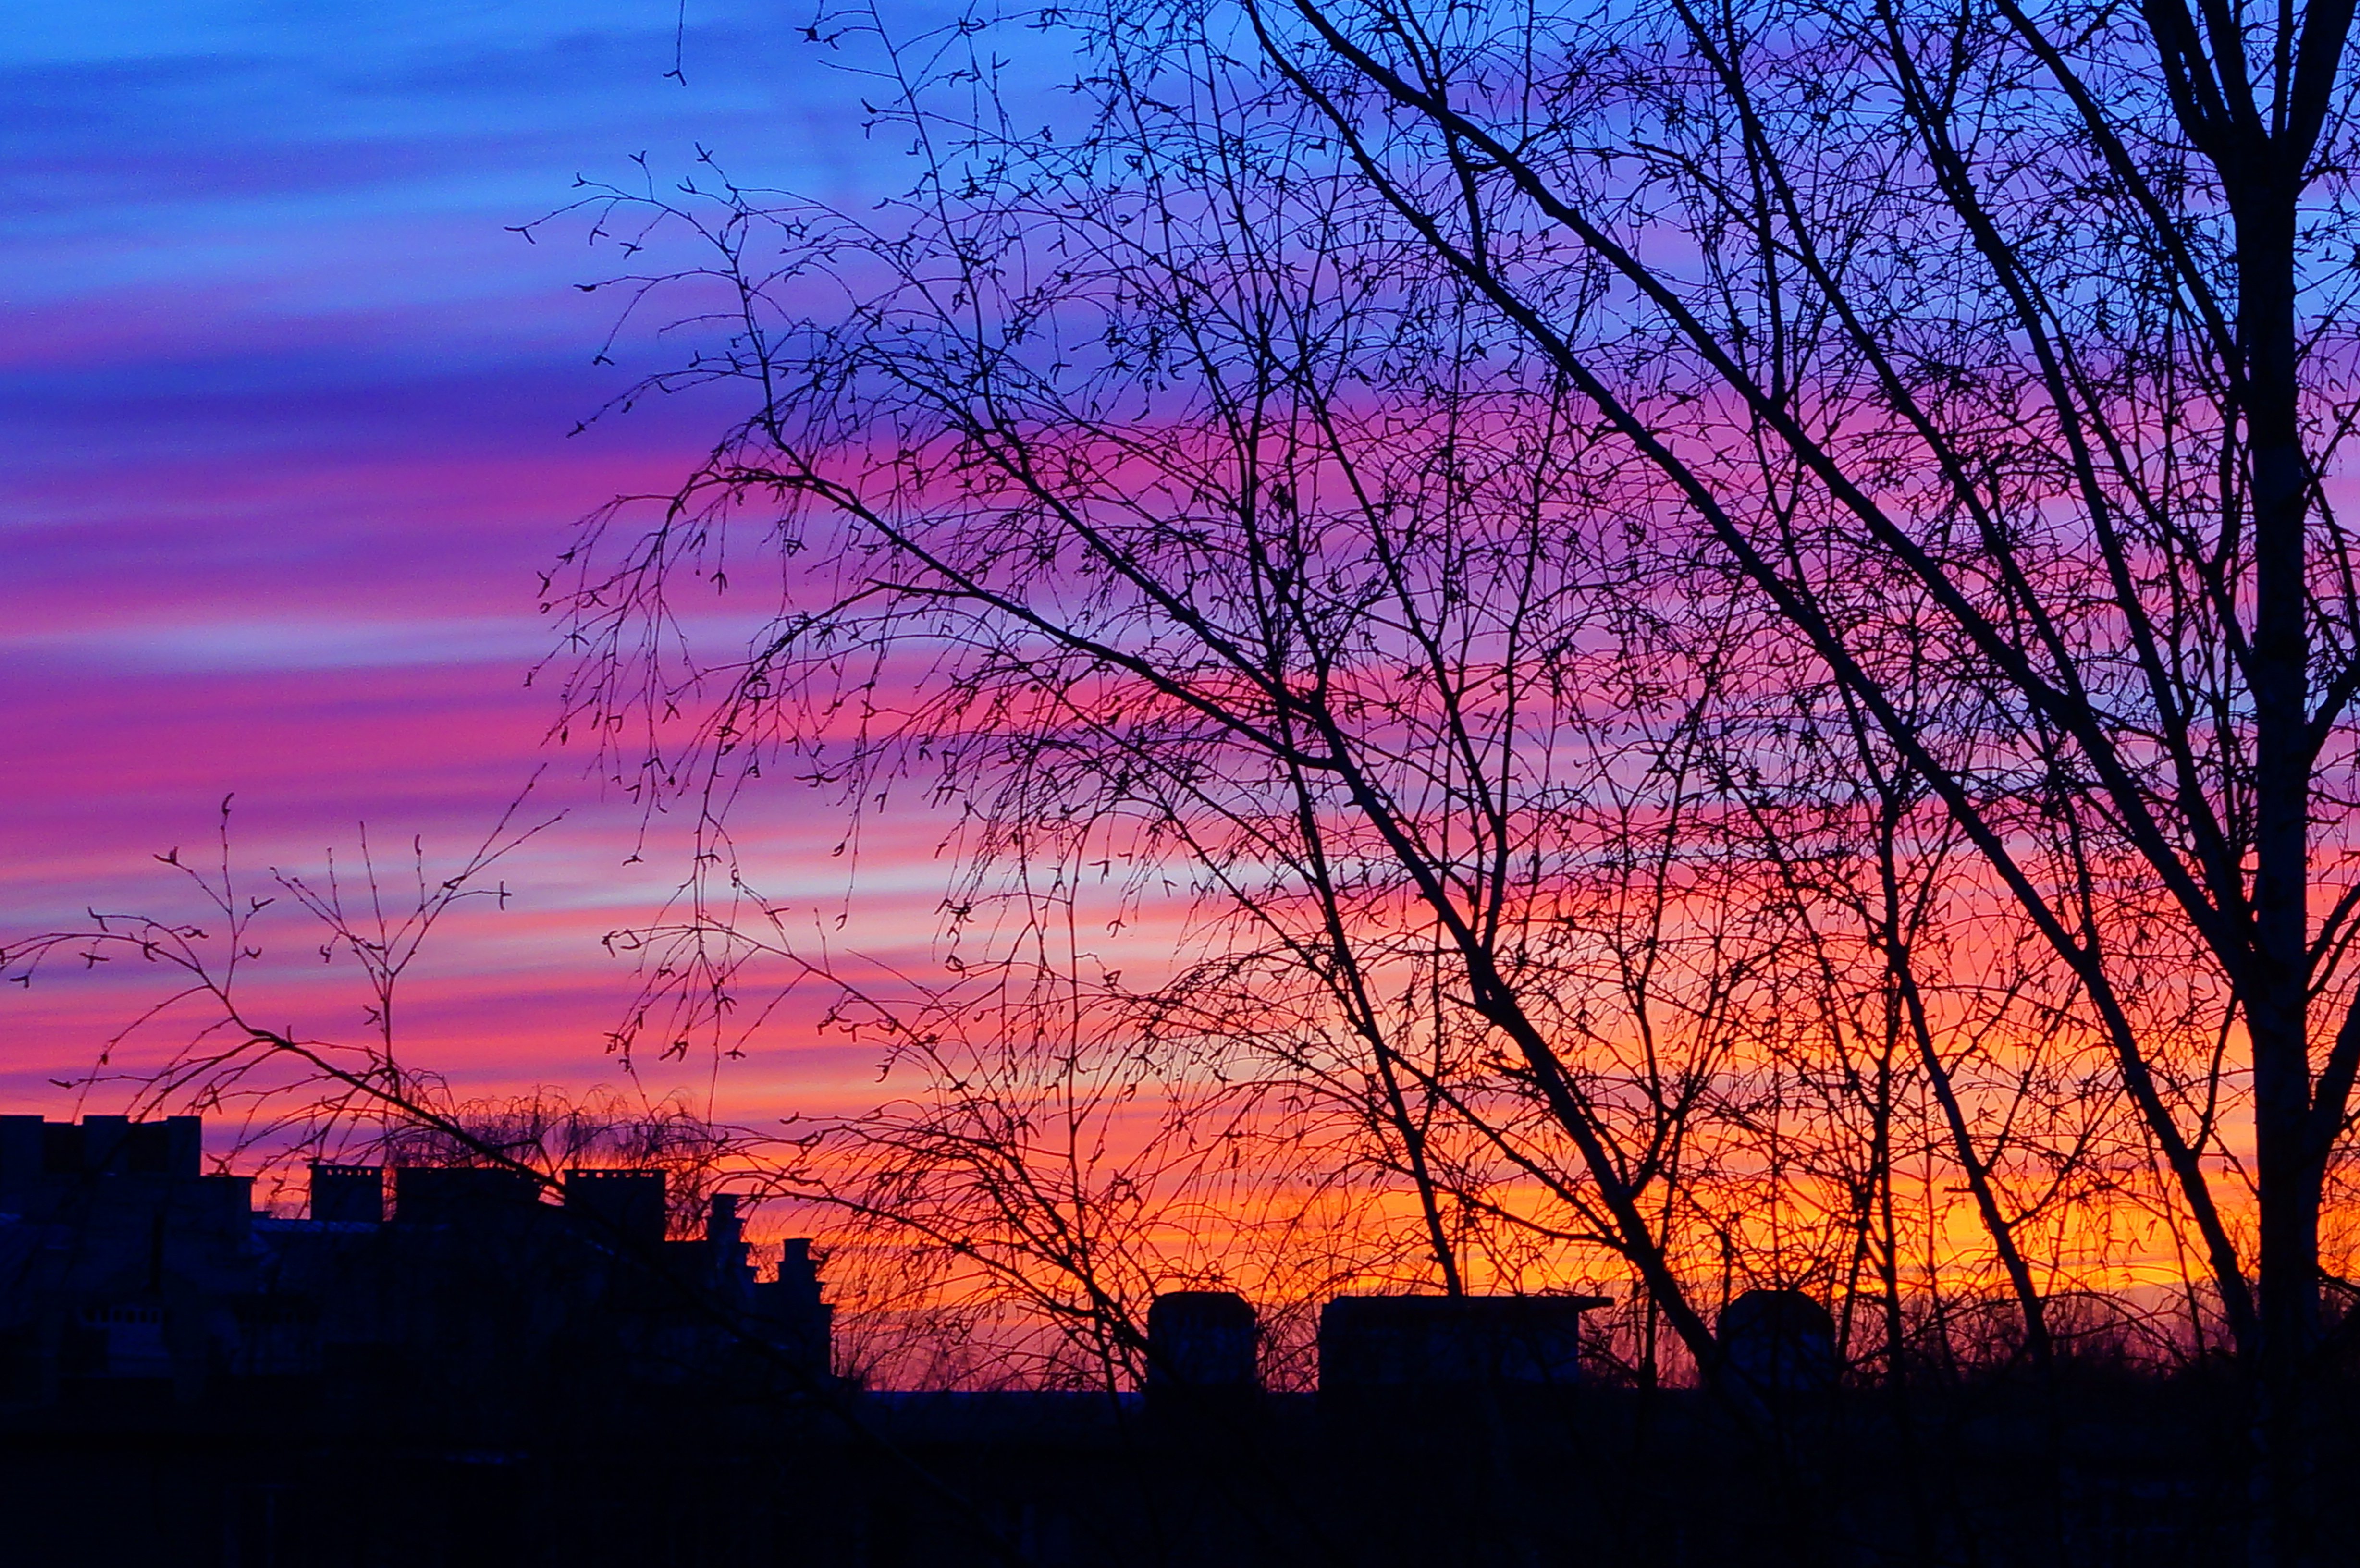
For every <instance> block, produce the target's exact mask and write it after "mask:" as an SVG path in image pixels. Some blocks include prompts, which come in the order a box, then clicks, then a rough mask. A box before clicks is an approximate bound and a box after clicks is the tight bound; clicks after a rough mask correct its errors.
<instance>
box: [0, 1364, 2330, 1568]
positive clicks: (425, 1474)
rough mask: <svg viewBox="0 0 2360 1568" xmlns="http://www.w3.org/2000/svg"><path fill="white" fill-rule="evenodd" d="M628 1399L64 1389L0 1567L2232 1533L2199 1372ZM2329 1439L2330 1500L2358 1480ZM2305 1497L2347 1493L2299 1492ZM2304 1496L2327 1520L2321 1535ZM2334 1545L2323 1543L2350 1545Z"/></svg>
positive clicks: (2109, 1550) (1955, 1551)
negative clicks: (1754, 1414)
mask: <svg viewBox="0 0 2360 1568" xmlns="http://www.w3.org/2000/svg"><path fill="white" fill-rule="evenodd" d="M844 1409H845V1410H849V1411H850V1412H852V1413H853V1414H854V1415H855V1416H857V1418H858V1421H859V1423H860V1428H861V1430H859V1431H855V1430H853V1429H852V1428H850V1427H849V1426H847V1423H846V1421H844V1420H843V1419H842V1416H841V1414H839V1413H834V1412H830V1411H828V1410H822V1409H819V1408H816V1407H814V1406H813V1405H811V1404H809V1403H807V1402H802V1401H799V1400H797V1399H794V1398H792V1397H787V1398H781V1397H779V1396H777V1395H775V1394H773V1395H770V1396H768V1397H766V1398H764V1399H759V1400H748V1401H747V1402H745V1403H743V1404H732V1403H730V1402H728V1401H727V1400H716V1399H712V1398H710V1397H709V1396H700V1397H690V1396H688V1395H686V1394H685V1393H683V1394H681V1395H679V1396H678V1397H671V1398H666V1397H656V1398H646V1399H635V1400H634V1401H633V1404H632V1408H630V1409H628V1410H626V1409H620V1408H617V1407H615V1406H614V1404H613V1402H612V1401H611V1399H604V1398H601V1397H598V1396H596V1395H595V1393H594V1392H593V1391H591V1390H586V1389H583V1388H573V1389H567V1388H562V1387H561V1388H552V1390H550V1392H549V1395H548V1398H547V1400H546V1402H545V1403H544V1404H543V1405H542V1406H541V1409H540V1410H538V1411H536V1412H535V1413H533V1414H531V1415H527V1416H519V1415H516V1414H513V1413H510V1414H508V1415H506V1416H500V1415H497V1414H496V1415H494V1416H492V1417H491V1418H489V1419H486V1416H485V1415H484V1414H483V1413H482V1412H477V1413H476V1414H475V1415H474V1416H472V1417H471V1419H470V1420H469V1421H466V1422H465V1423H464V1427H462V1426H457V1425H453V1424H452V1423H451V1422H449V1421H447V1420H443V1419H439V1418H435V1417H432V1416H430V1415H428V1414H426V1413H423V1412H422V1411H421V1409H420V1408H419V1407H418V1403H417V1401H411V1400H406V1399H404V1397H403V1393H402V1389H401V1387H400V1385H399V1378H398V1377H396V1378H395V1379H394V1380H392V1381H390V1382H380V1383H379V1384H378V1385H377V1387H376V1388H374V1389H372V1390H366V1391H365V1397H355V1389H353V1388H349V1387H348V1388H345V1389H344V1390H343V1391H342V1392H341V1393H338V1392H336V1391H335V1390H333V1389H332V1388H327V1387H325V1386H323V1385H320V1384H316V1383H304V1384H294V1385H290V1386H288V1387H284V1388H253V1389H250V1390H249V1391H248V1393H247V1396H246V1398H245V1399H243V1401H242V1402H240V1403H238V1404H236V1405H235V1406H229V1405H224V1403H222V1402H221V1401H208V1402H207V1403H206V1404H204V1405H202V1406H196V1407H190V1406H183V1405H180V1404H178V1403H176V1402H175V1401H174V1399H173V1398H172V1394H171V1390H170V1388H169V1386H163V1385H158V1386H157V1387H155V1388H141V1387H138V1386H137V1385H130V1384H126V1383H124V1382H121V1381H116V1382H114V1383H109V1384H93V1386H91V1387H89V1388H83V1389H79V1390H76V1389H71V1388H70V1389H67V1390H65V1391H64V1397H63V1398H61V1399H60V1400H59V1401H58V1402H56V1403H54V1404H52V1405H49V1407H47V1408H45V1409H41V1410H31V1409H26V1408H22V1407H20V1408H19V1409H18V1410H16V1412H15V1413H14V1414H12V1415H5V1416H0V1519H5V1521H6V1526H5V1528H6V1540H7V1546H6V1548H5V1551H0V1560H5V1561H6V1562H7V1563H12V1564H27V1565H34V1564H48V1563H58V1564H69V1563H71V1564H76V1565H90V1568H99V1565H105V1564H114V1563H126V1564H127V1563H170V1564H191V1565H200V1568H202V1565H205V1564H220V1565H222V1568H261V1565H268V1568H311V1565H319V1568H332V1565H333V1568H344V1565H347V1564H349V1565H354V1568H360V1565H373V1564H402V1565H405V1568H436V1565H443V1564H449V1565H453V1568H457V1565H472V1564H486V1565H492V1564H497V1565H499V1568H534V1565H540V1564H551V1565H558V1564H563V1565H565V1568H595V1565H602V1564H608V1563H613V1564H632V1565H634V1568H660V1565H673V1564H678V1565H683V1568H685V1565H691V1564H694V1565H697V1568H705V1565H708V1564H710V1565H719V1564H730V1565H740V1564H742V1565H755V1564H781V1565H785V1564H797V1565H802V1564H810V1565H814V1568H821V1565H827V1568H834V1565H843V1568H901V1565H910V1568H917V1565H920V1564H925V1565H934V1564H945V1565H954V1564H965V1563H992V1562H1001V1561H1010V1562H1024V1563H1038V1564H1041V1565H1042V1568H1065V1565H1069V1564H1070V1565H1080V1564H1098V1563H1105V1564H1134V1563H1136V1564H1142V1565H1147V1564H1171V1565H1173V1568H1184V1565H1185V1568H1193V1565H1196V1564H1204V1565H1207V1568H1210V1565H1215V1564H1222V1565H1227V1564H1262V1563H1270V1564H1282V1565H1284V1568H1315V1565H1323V1564H1329V1563H1333V1564H1336V1565H1338V1568H1344V1565H1352V1568H1367V1565H1382V1564H1393V1563H1401V1564H1404V1565H1406V1564H1412V1563H1415V1564H1419V1565H1422V1568H1424V1565H1437V1564H1468V1565H1470V1568H1473V1565H1475V1564H1484V1565H1491V1564H1501V1563H1568V1564H1585V1563H1600V1564H1614V1565H1616V1568H1624V1565H1632V1568H1638V1565H1649V1564H1663V1565H1666V1568H1672V1565H1681V1568H1687V1565H1691V1564H1693V1565H1705V1564H1753V1563H1762V1564H1786V1563H1830V1564H1877V1563H1959V1564H1989V1565H1993V1568H1999V1565H2003V1564H2016V1563H2072V1564H2077V1565H2089V1568H2106V1565H2111V1564H2123V1565H2126V1568H2169V1565H2172V1564H2180V1563H2188V1564H2198V1563H2202V1564H2217V1563H2234V1562H2236V1561H2239V1560H2240V1559H2241V1558H2242V1556H2243V1554H2244V1553H2243V1541H2244V1528H2245V1526H2244V1518H2243V1514H2242V1511H2241V1505H2242V1494H2243V1477H2242V1475H2241V1473H2240V1467H2239V1465H2238V1463H2237V1459H2236V1446H2235V1424H2234V1399H2233V1398H2232V1397H2231V1390H2230V1389H2229V1388H2227V1387H2226V1386H2225V1385H2223V1386H2218V1387H2216V1386H2213V1385H2211V1384H2208V1383H2207V1382H2205V1381H2204V1380H2202V1379H2193V1378H2182V1379H2178V1380H2173V1381H2169V1382H2165V1381H2157V1380H2148V1379H2140V1378H2136V1377H2110V1378H2107V1377H2101V1378H2094V1379H2091V1380H2089V1381H2088V1383H2087V1385H2086V1386H2084V1387H2081V1388H2075V1389H2073V1390H2071V1391H2070V1392H2069V1393H2068V1394H2067V1395H2065V1396H2064V1397H2063V1398H2061V1399H2060V1400H2059V1401H2058V1402H2057V1405H2056V1406H2055V1407H2054V1409H2055V1413H2054V1414H2053V1415H2052V1413H2051V1410H2052V1407H2051V1406H2050V1405H2049V1402H2048V1401H2045V1400H2043V1399H2039V1398H2038V1397H2036V1396H2035V1395H2034V1394H2033V1393H2031V1392H2030V1391H2028V1390H2025V1389H2017V1388H1984V1389H1980V1390H1974V1389H1970V1390H1965V1391H1961V1390H1958V1389H1951V1390H1949V1391H1945V1392H1942V1393H1940V1394H1939V1395H1938V1394H1934V1393H1919V1394H1915V1395H1912V1396H1910V1397H1908V1398H1907V1399H1900V1398H1896V1397H1895V1396H1894V1395H1892V1394H1890V1393H1883V1392H1852V1393H1844V1394H1839V1395H1834V1396H1822V1397H1819V1398H1813V1399H1797V1400H1796V1401H1795V1402H1794V1403H1793V1405H1792V1407H1791V1408H1788V1409H1786V1410H1782V1411H1780V1412H1779V1421H1780V1430H1779V1432H1778V1433H1777V1434H1776V1440H1775V1443H1772V1444H1770V1445H1767V1446H1765V1444H1763V1443H1759V1442H1754V1441H1749V1440H1747V1439H1746V1438H1744V1437H1743V1435H1742V1434H1741V1433H1740V1432H1739V1431H1738V1430H1737V1428H1736V1426H1735V1425H1734V1424H1733V1422H1732V1421H1731V1420H1730V1419H1729V1418H1728V1417H1727V1416H1726V1414H1725V1413H1723V1412H1721V1410H1719V1409H1718V1408H1716V1407H1714V1406H1713V1405H1711V1404H1710V1402H1709V1401H1707V1400H1706V1399H1703V1398H1702V1397H1701V1396H1698V1395H1694V1394H1689V1393H1685V1392H1680V1393H1664V1392H1659V1393H1656V1394H1654V1395H1652V1396H1643V1395H1641V1394H1638V1393H1635V1392H1633V1391H1630V1390H1624V1389H1612V1388H1581V1389H1577V1390H1570V1391H1568V1392H1565V1393H1562V1394H1559V1395H1557V1396H1554V1397H1553V1398H1551V1399H1548V1400H1546V1401H1545V1402H1541V1403H1536V1404H1532V1405H1527V1406H1523V1407H1515V1408H1506V1407H1502V1404H1501V1403H1500V1402H1499V1401H1497V1400H1491V1399H1483V1398H1480V1397H1477V1396H1468V1397H1465V1398H1452V1399H1434V1398H1433V1397H1431V1396H1428V1397H1426V1399H1425V1401H1424V1402H1422V1403H1418V1404H1412V1405H1402V1404H1395V1405H1391V1406H1384V1407H1373V1406H1369V1407H1361V1408H1357V1409H1343V1410H1339V1409H1337V1408H1335V1407H1334V1406H1333V1404H1332V1403H1331V1405H1330V1406H1329V1407H1328V1408H1327V1409H1325V1410H1323V1409H1321V1408H1320V1406H1319V1405H1318V1403H1317V1401H1316V1400H1315V1399H1310V1398H1307V1397H1286V1396H1271V1397H1263V1398H1262V1399H1260V1400H1259V1401H1258V1402H1255V1403H1253V1404H1251V1405H1240V1406H1233V1407H1226V1408H1221V1407H1216V1408H1211V1409H1198V1410H1178V1411H1175V1410H1171V1409H1169V1408H1162V1409H1157V1410H1148V1409H1147V1408H1145V1407H1144V1406H1143V1405H1142V1403H1141V1402H1140V1401H1139V1400H1137V1399H1132V1398H1124V1399H1108V1398H1105V1397H1103V1396H1095V1395H934V1396H917V1395H901V1396H882V1395H869V1396H865V1397H862V1396H847V1399H846V1401H845V1405H844ZM2350 1461H2351V1455H2350V1452H2349V1449H2348V1447H2344V1448H2333V1450H2332V1452H2331V1455H2330V1458H2329V1462H2328V1469H2329V1472H2330V1473H2329V1474H2327V1475H2323V1476H2322V1480H2323V1481H2324V1482H2325V1483H2326V1485H2325V1486H2324V1487H2323V1490H2324V1491H2325V1493H2326V1495H2327V1496H2328V1497H2329V1498H2330V1499H2334V1498H2337V1497H2346V1496H2348V1494H2349V1491H2350V1488H2348V1487H2347V1486H2344V1485H2343V1484H2341V1483H2340V1481H2339V1479H2338V1477H2342V1476H2360V1471H2355V1469H2354V1468H2353V1467H2352V1465H2351V1462H2350ZM2330 1512H2331V1513H2332V1514H2336V1515H2339V1516H2348V1514H2349V1512H2350V1510H2349V1509H2348V1508H2342V1507H2339V1506H2338V1505H2336V1504H2334V1503H2333V1501H2331V1506H2330ZM2349 1522H2350V1521H2349V1519H2348V1518H2343V1517H2339V1518H2338V1519H2337V1520H2336V1522H2335V1528H2338V1529H2348V1528H2349ZM2350 1544H2351V1543H2350V1542H2348V1541H2346V1542H2339V1543H2338V1551H2337V1552H2336V1553H2335V1554H2334V1555H2333V1557H2332V1558H2331V1560H2343V1561H2351V1560H2355V1558H2354V1557H2353V1556H2352V1555H2351V1554H2350V1553H2349V1552H2348V1551H2344V1550H2343V1549H2344V1548H2348V1547H2349V1545H2350Z"/></svg>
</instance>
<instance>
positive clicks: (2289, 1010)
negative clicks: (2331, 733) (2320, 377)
mask: <svg viewBox="0 0 2360 1568" xmlns="http://www.w3.org/2000/svg"><path fill="white" fill-rule="evenodd" d="M2274 155H2276V156H2274ZM2282 157H2283V155H2282V154H2278V149H2275V148H2267V147H2265V148H2264V149H2261V150H2260V151H2259V152H2258V154H2257V156H2256V157H2255V158H2252V159H2251V160H2250V163H2249V166H2248V175H2249V177H2248V178H2247V179H2245V180H2236V179H2234V178H2233V179H2232V180H2231V182H2230V189H2231V190H2232V191H2236V192H2238V193H2239V200H2238V201H2237V205H2236V210H2235V215H2236V221H2237V277H2238V301H2237V318H2238V337H2239V346H2240V349H2241V351H2242V357H2243V359H2244V362H2245V364H2244V369H2245V399H2244V410H2243V411H2244V414H2245V437H2246V441H2247V443H2248V444H2247V450H2248V452H2249V454H2250V455H2249V461H2250V463H2251V469H2250V473H2251V481H2250V483H2251V485H2252V507H2253V528H2254V582H2255V604H2254V638H2253V653H2252V658H2253V673H2252V682H2253V692H2254V724H2255V739H2254V745H2255V758H2254V770H2255V779H2254V794H2255V813H2256V821H2255V845H2254V848H2255V859H2254V864H2255V871H2254V893H2253V898H2254V911H2253V920H2254V926H2253V938H2254V945H2253V963H2252V966H2251V971H2250V973H2249V974H2248V975H2246V976H2245V980H2244V983H2243V985H2241V986H2240V989H2241V991H2242V992H2243V1001H2244V1005H2245V1025H2246V1029H2247V1032H2248V1035H2249V1038H2250V1040H2251V1044H2252V1049H2253V1060H2254V1103H2255V1109H2254V1121H2255V1126H2254V1134H2255V1137H2254V1145H2255V1171H2256V1183H2257V1188H2258V1191H2257V1197H2258V1200H2259V1204H2260V1211H2261V1214H2260V1231H2261V1235H2260V1257H2259V1258H2258V1265H2259V1267H2258V1269H2257V1273H2258V1279H2257V1281H2256V1283H2257V1287H2258V1290H2257V1293H2258V1295H2259V1298H2260V1300H2259V1303H2258V1305H2259V1312H2258V1320H2259V1322H2258V1331H2257V1337H2258V1343H2256V1345H2251V1346H2248V1347H2246V1354H2247V1357H2248V1359H2249V1360H2250V1363H2251V1366H2250V1370H2249V1373H2248V1376H2249V1377H2250V1379H2251V1390H2252V1399H2253V1410H2254V1421H2253V1432H2254V1443H2255V1449H2256V1454H2255V1461H2256V1463H2255V1478H2254V1479H2255V1491H2256V1497H2255V1502H2256V1529H2257V1531H2258V1538H2257V1540H2256V1547H2257V1551H2256V1557H2257V1559H2259V1560H2260V1561H2261V1562H2264V1563H2271V1564H2279V1565H2289V1568H2290V1565H2293V1564H2298V1563H2309V1562H2311V1560H2312V1555H2313V1552H2314V1549H2315V1530H2314V1525H2315V1522H2316V1521H2315V1510H2314V1508H2313V1498H2312V1484H2311V1421H2310V1419H2309V1407H2310V1404H2311V1396H2310V1390H2309V1386H2308V1385H2309V1381H2310V1378H2309V1372H2310V1363H2311V1351H2312V1346H2313V1345H2314V1343H2315V1341H2316V1337H2317V1327H2318V1292H2319V1283H2318V1282H2319V1201H2320V1193H2321V1181H2320V1159H2319V1155H2318V1152H2317V1151H2316V1150H2315V1149H2313V1147H2312V1145H2313V1141H2314V1140H2313V1138H2312V1137H2311V1126H2310V1123H2311V1116H2310V1112H2311V1051H2310V1031H2309V1029H2308V1020H2307V1012H2308V1007H2307V1000H2308V998H2307V992H2308V989H2309V985H2310V965H2309V961H2308V954H2307V952H2306V949H2307V944H2308V942H2309V935H2310V931H2309V926H2310V920H2309V909H2308V907H2307V899H2306V894H2307V891H2308V888H2309V886H2310V865H2309V860H2310V855H2309V836H2310V822H2309V817H2310V803H2311V744H2310V736H2309V728H2310V724H2309V716H2310V715H2309V664H2310V643H2311V638H2310V629H2309V626H2308V625H2307V606H2306V602H2305V593H2304V587H2305V584H2304V564H2305V561H2304V517H2305V513H2306V510H2307V507H2308V492H2309V484H2308V477H2307V472H2306V464H2305V462H2304V458H2303V452H2302V444H2301V431H2300V423H2299V411H2298V396H2299V394H2298V387H2297V382H2296V361H2295V322H2294V307H2295V299H2294V294H2295V232H2296V216H2295V201H2296V191H2295V189H2294V187H2295V184H2296V182H2297V181H2299V180H2300V170H2299V169H2297V170H2292V171H2289V170H2288V169H2285V168H2284V166H2283V161H2282ZM2223 172H2224V174H2227V173H2229V172H2230V171H2228V170H2224V171H2223Z"/></svg>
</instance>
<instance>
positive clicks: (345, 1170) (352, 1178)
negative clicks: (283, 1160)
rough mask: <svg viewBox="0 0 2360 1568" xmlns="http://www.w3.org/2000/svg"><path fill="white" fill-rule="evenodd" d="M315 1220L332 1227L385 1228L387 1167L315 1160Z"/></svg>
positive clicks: (313, 1203)
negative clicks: (335, 1163)
mask: <svg viewBox="0 0 2360 1568" xmlns="http://www.w3.org/2000/svg"><path fill="white" fill-rule="evenodd" d="M311 1217H312V1218H313V1219H315V1220H325V1221H327V1222H329V1223H330V1224H332V1225H383V1224H384V1223H385V1167H384V1166H382V1165H331V1164H328V1163H327V1162H325V1161H324V1160H313V1161H312V1162H311Z"/></svg>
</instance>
